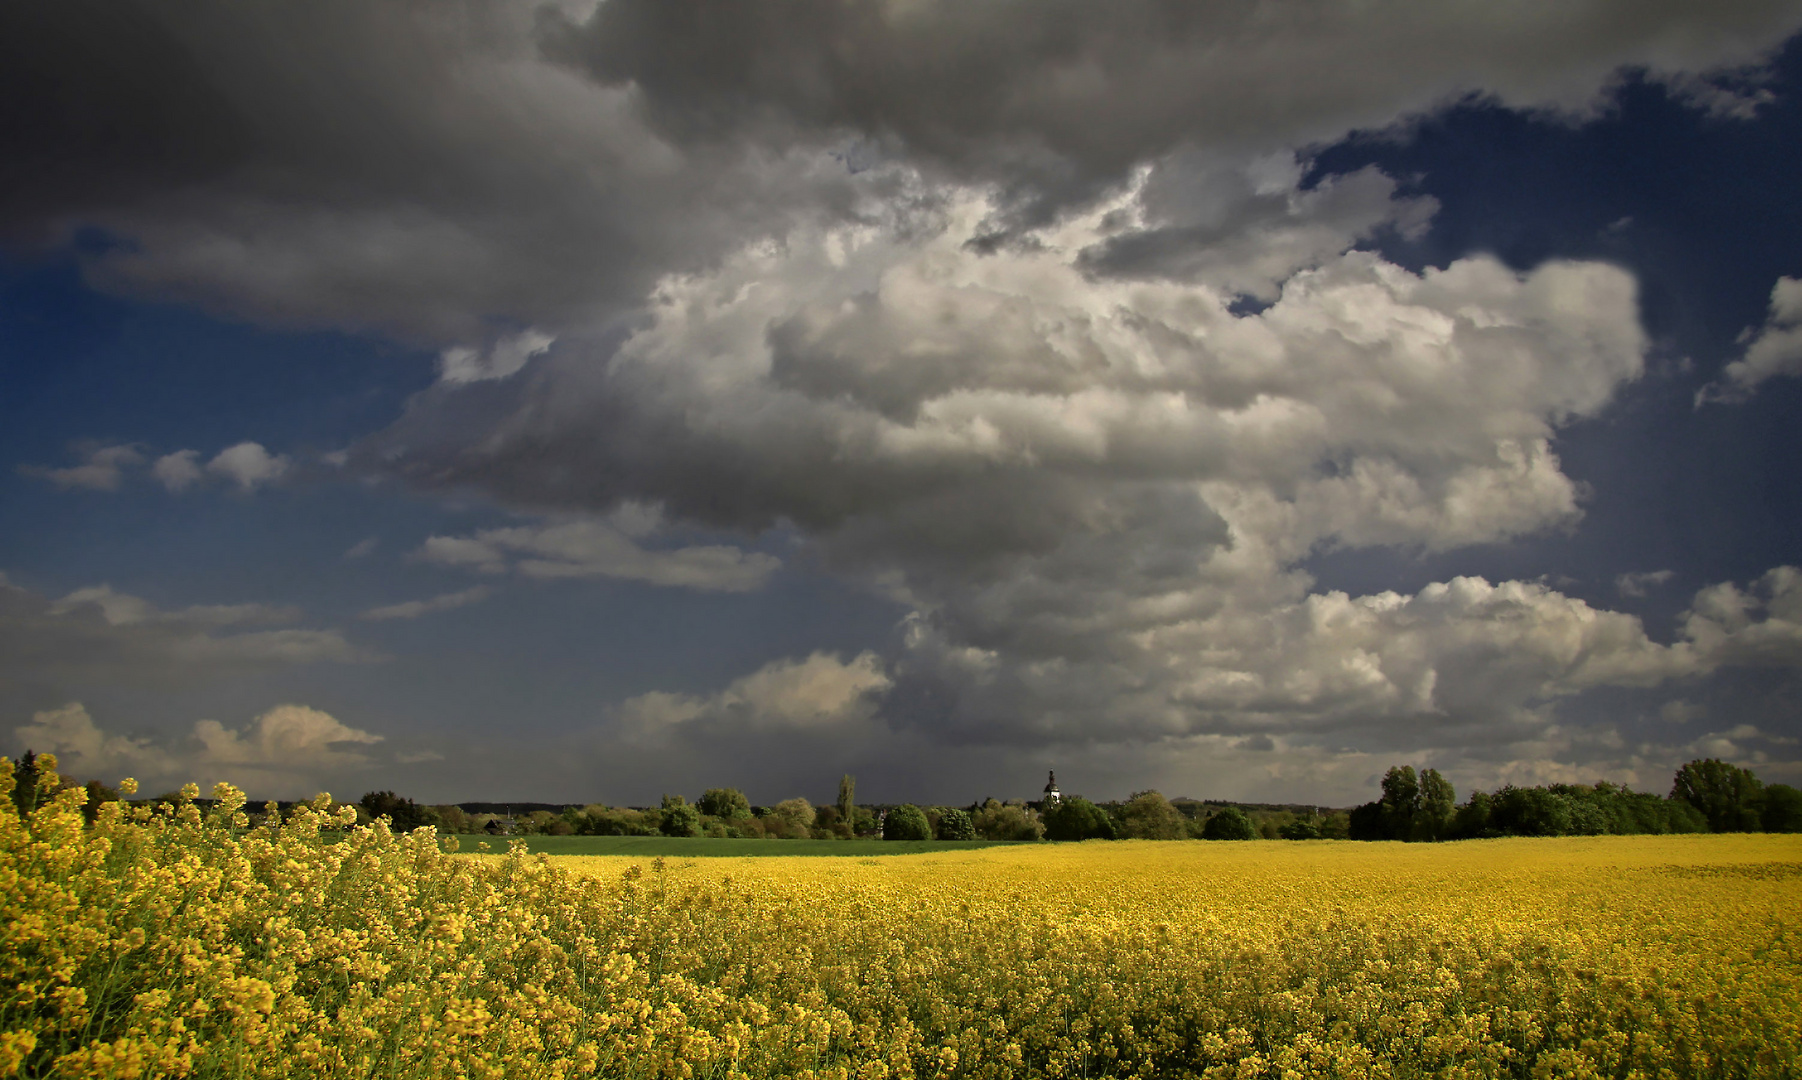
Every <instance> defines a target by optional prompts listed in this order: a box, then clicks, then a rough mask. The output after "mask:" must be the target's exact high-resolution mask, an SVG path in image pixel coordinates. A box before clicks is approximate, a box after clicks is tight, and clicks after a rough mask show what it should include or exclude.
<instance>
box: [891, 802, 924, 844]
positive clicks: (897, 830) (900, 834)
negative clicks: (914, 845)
mask: <svg viewBox="0 0 1802 1080" xmlns="http://www.w3.org/2000/svg"><path fill="white" fill-rule="evenodd" d="M882 838H883V839H884V840H930V839H932V826H931V825H930V824H928V823H927V821H926V812H925V811H924V810H921V809H920V808H919V807H917V806H914V805H913V804H912V803H908V804H906V805H903V806H897V807H895V808H894V809H893V810H890V811H889V812H888V817H887V818H886V819H884V821H883V823H882Z"/></svg>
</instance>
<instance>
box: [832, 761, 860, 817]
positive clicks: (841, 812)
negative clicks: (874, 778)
mask: <svg viewBox="0 0 1802 1080" xmlns="http://www.w3.org/2000/svg"><path fill="white" fill-rule="evenodd" d="M856 795H857V777H855V776H852V775H851V774H850V773H846V774H845V775H843V776H841V777H839V778H838V802H837V803H836V804H835V805H836V806H837V807H838V818H839V820H840V821H843V822H847V823H849V822H851V821H853V820H855V818H856V807H857V799H856Z"/></svg>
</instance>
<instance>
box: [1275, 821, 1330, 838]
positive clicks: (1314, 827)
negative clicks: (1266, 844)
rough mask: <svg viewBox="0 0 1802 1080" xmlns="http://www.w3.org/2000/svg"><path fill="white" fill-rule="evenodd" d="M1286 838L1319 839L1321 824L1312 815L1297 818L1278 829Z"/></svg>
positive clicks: (1279, 833)
mask: <svg viewBox="0 0 1802 1080" xmlns="http://www.w3.org/2000/svg"><path fill="white" fill-rule="evenodd" d="M1276 834H1277V835H1278V836H1280V837H1282V838H1283V839H1284V840H1318V839H1320V825H1319V823H1317V822H1316V821H1315V820H1314V819H1313V818H1311V817H1305V818H1296V819H1295V820H1294V821H1291V822H1290V823H1289V824H1287V825H1284V826H1283V827H1282V828H1280V829H1278V830H1277V831H1276Z"/></svg>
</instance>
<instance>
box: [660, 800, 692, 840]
mask: <svg viewBox="0 0 1802 1080" xmlns="http://www.w3.org/2000/svg"><path fill="white" fill-rule="evenodd" d="M657 827H658V829H659V830H660V831H661V832H662V833H663V835H665V836H695V835H697V834H699V833H700V831H701V812H700V811H699V810H697V809H695V808H694V807H692V806H690V805H688V800H687V799H684V798H683V797H682V796H680V795H665V796H664V797H663V813H662V815H661V817H660V818H659V820H658V823H657Z"/></svg>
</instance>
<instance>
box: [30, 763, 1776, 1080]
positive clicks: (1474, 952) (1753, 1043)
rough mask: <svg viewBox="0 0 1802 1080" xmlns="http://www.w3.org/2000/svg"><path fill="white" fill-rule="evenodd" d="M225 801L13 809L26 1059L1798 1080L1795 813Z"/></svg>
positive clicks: (508, 1073) (589, 1072) (164, 1065)
mask: <svg viewBox="0 0 1802 1080" xmlns="http://www.w3.org/2000/svg"><path fill="white" fill-rule="evenodd" d="M53 768H54V767H53V766H51V769H53ZM10 771H11V770H10V765H8V764H6V763H4V759H0V784H10ZM51 782H52V783H53V782H54V780H53V773H52V780H51ZM215 796H216V797H217V798H218V799H219V800H220V801H219V803H218V805H217V806H216V807H215V808H213V809H212V810H210V811H209V812H207V813H206V814H202V812H201V811H200V809H199V808H198V807H197V806H195V805H194V804H192V803H189V804H185V805H182V806H180V807H175V808H167V809H162V810H155V811H152V810H150V809H147V808H135V809H134V808H129V807H125V806H123V805H121V804H118V803H111V804H107V805H106V806H103V807H101V808H100V810H99V813H98V814H97V816H96V818H95V820H94V821H93V823H92V824H91V825H89V824H88V823H87V821H86V819H85V817H84V815H83V813H82V805H81V803H82V800H83V799H84V798H85V793H84V792H82V791H81V790H79V789H71V790H69V791H66V792H64V793H62V794H61V795H60V796H58V797H57V798H56V799H55V800H53V801H51V802H49V803H48V804H47V805H45V806H43V807H41V808H39V809H38V810H36V811H35V812H34V813H33V814H32V815H31V816H30V818H29V819H27V820H24V821H21V820H20V819H19V818H18V817H17V816H15V815H13V814H11V813H0V852H3V853H4V858H3V861H0V905H3V907H4V914H5V922H4V926H5V929H4V931H0V933H3V934H4V939H3V941H4V947H3V948H0V1076H11V1075H21V1076H31V1077H38V1076H58V1077H62V1076H69V1077H90V1076H91V1077H120V1078H126V1077H153V1076H195V1077H314V1076H318V1077H359V1078H360V1077H371V1078H373V1077H377V1076H380V1077H408V1078H436V1077H496V1078H498V1077H508V1078H538V1077H544V1078H564V1077H577V1076H604V1077H643V1078H652V1077H656V1078H664V1077H670V1078H678V1077H679V1078H691V1077H694V1078H700V1077H719V1078H743V1077H813V1078H826V1077H831V1078H834V1080H851V1078H853V1077H855V1078H860V1080H878V1078H881V1080H888V1078H897V1080H927V1078H932V1080H950V1078H952V1077H1065V1076H1069V1077H1075V1076H1141V1077H1151V1076H1157V1077H1219V1078H1226V1077H1234V1078H1239V1077H1244V1078H1251V1077H1270V1078H1284V1080H1287V1078H1290V1077H1295V1078H1302V1077H1395V1078H1401V1077H1416V1076H1422V1077H1424V1076H1435V1077H1588V1076H1609V1077H1647V1078H1650V1077H1698V1076H1736V1077H1737V1076H1746V1077H1794V1076H1796V1075H1797V1074H1798V1064H1797V1063H1798V1062H1799V1061H1802V940H1798V936H1797V934H1796V932H1795V922H1796V914H1795V913H1796V912H1798V911H1802V841H1799V840H1798V839H1796V838H1792V837H1763V836H1759V837H1668V838H1666V837H1618V838H1616V837H1598V838H1592V839H1561V840H1540V841H1535V840H1504V841H1473V842H1467V843H1462V844H1452V845H1413V846H1410V845H1399V844H1397V845H1391V844H1349V843H1331V842H1294V843H1243V844H1207V843H1200V842H1195V843H1187V844H1173V843H1162V844H1159V843H1152V842H1121V843H1104V842H1090V843H1085V844H1080V845H1030V846H1022V847H1018V848H989V849H981V850H976V851H960V852H955V853H944V854H934V855H916V856H894V857H884V858H871V859H856V858H758V859H697V860H693V861H689V862H683V863H681V864H680V865H666V864H664V863H663V861H662V860H659V861H658V862H657V863H655V864H653V865H652V866H651V867H650V868H649V869H648V870H646V869H645V868H643V867H640V866H635V865H632V864H630V863H629V862H627V861H625V860H620V859H608V858H579V857H571V858H564V859H557V860H551V859H546V858H544V857H542V856H539V857H535V858H534V857H527V856H526V855H525V854H524V853H523V851H519V850H516V851H514V852H513V853H512V854H509V855H506V856H494V857H485V856H468V855H455V854H446V853H444V852H442V851H440V850H439V844H440V841H439V840H438V839H437V838H436V837H434V836H433V835H432V834H431V833H429V832H425V831H422V832H417V833H414V834H412V835H410V836H406V837H399V836H395V835H393V834H391V833H390V832H389V831H388V830H387V829H386V828H384V827H382V826H379V825H378V826H376V827H372V828H357V829H349V830H347V831H345V832H344V833H343V834H342V839H341V840H338V839H336V837H337V835H338V834H337V832H336V829H337V827H338V826H339V825H341V824H344V823H343V822H341V821H339V820H335V819H332V818H330V817H329V816H328V812H327V808H328V807H329V805H330V804H329V801H327V800H326V799H324V798H323V797H322V798H321V799H320V800H316V801H315V803H314V804H313V805H312V806H306V807H302V808H300V809H299V810H297V811H296V812H295V813H293V814H291V815H289V817H288V818H287V819H286V820H274V819H273V815H272V819H271V821H270V822H269V823H266V824H264V825H262V826H259V827H257V828H254V829H249V828H245V827H244V819H243V817H242V803H243V797H242V795H241V794H240V793H239V792H237V791H236V790H235V789H233V788H231V787H229V786H228V785H220V787H219V788H217V789H216V790H215ZM323 830H332V831H331V832H325V831H323ZM334 841H335V842H334Z"/></svg>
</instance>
